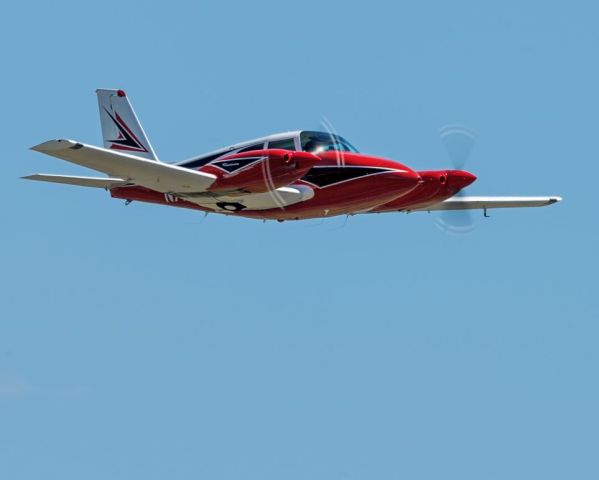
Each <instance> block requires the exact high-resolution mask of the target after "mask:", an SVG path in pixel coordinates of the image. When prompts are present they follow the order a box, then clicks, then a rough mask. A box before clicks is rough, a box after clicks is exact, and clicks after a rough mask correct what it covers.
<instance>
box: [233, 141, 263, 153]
mask: <svg viewBox="0 0 599 480" xmlns="http://www.w3.org/2000/svg"><path fill="white" fill-rule="evenodd" d="M254 150H264V144H263V143H259V144H257V145H250V146H249V147H243V148H242V149H241V150H237V152H236V153H243V152H251V151H254Z"/></svg>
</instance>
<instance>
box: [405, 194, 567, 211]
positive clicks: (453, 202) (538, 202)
mask: <svg viewBox="0 0 599 480" xmlns="http://www.w3.org/2000/svg"><path fill="white" fill-rule="evenodd" d="M561 200H562V199H561V197H452V198H448V199H447V200H444V201H443V202H439V203H435V204H434V205H429V206H427V207H422V208H416V209H414V210H413V211H414V212H430V211H433V210H473V209H484V208H524V207H544V206H546V205H552V204H554V203H556V202H560V201H561Z"/></svg>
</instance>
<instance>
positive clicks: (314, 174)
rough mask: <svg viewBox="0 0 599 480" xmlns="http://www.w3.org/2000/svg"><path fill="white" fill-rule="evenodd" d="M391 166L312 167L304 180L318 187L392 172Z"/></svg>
mask: <svg viewBox="0 0 599 480" xmlns="http://www.w3.org/2000/svg"><path fill="white" fill-rule="evenodd" d="M391 171H393V170H391V169H390V168H380V167H347V166H346V167H339V166H331V167H312V168H311V169H310V170H309V171H308V173H306V175H304V176H303V177H302V180H304V181H306V182H310V183H312V184H314V185H316V186H318V187H321V188H322V187H328V186H329V185H334V184H335V183H340V182H345V181H347V180H355V179H357V178H361V177H366V176H368V175H373V174H375V173H382V172H391Z"/></svg>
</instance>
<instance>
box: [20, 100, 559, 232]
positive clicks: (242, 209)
mask: <svg viewBox="0 0 599 480" xmlns="http://www.w3.org/2000/svg"><path fill="white" fill-rule="evenodd" d="M96 94H97V98H98V105H99V110H100V119H101V126H102V136H103V141H104V147H103V148H102V147H97V146H93V145H87V144H84V143H81V142H77V141H74V140H66V139H59V140H50V141H47V142H44V143H41V144H39V145H36V146H34V147H31V149H32V150H35V151H37V152H41V153H44V154H46V155H50V156H53V157H57V158H60V159H62V160H66V161H67V162H71V163H75V164H77V165H81V166H84V167H87V168H90V169H92V170H96V171H98V172H102V173H104V174H105V175H107V176H104V177H87V176H67V175H55V174H34V175H28V176H25V177H22V178H24V179H27V180H38V181H45V182H54V183H61V184H68V185H77V186H82V187H95V188H103V189H105V190H107V191H108V192H109V193H110V195H111V196H112V197H113V198H117V199H122V200H125V202H126V203H127V204H129V203H130V202H133V201H136V202H148V203H154V204H159V205H168V206H173V207H182V208H190V209H195V210H200V211H203V212H206V213H220V214H225V215H234V216H238V217H246V218H251V219H260V220H277V221H279V222H282V221H285V220H304V219H313V218H326V217H333V216H336V215H355V214H366V213H369V214H370V213H385V212H426V211H428V212H430V211H437V210H441V211H444V210H472V209H481V210H483V211H484V214H485V216H487V209H491V208H515V207H540V206H545V205H551V204H553V203H556V202H559V201H561V198H560V197H557V196H544V197H486V196H485V197H480V196H476V197H472V196H460V194H459V192H460V191H461V190H462V189H464V188H465V187H467V186H468V185H470V184H471V183H472V182H474V181H475V180H476V176H475V175H473V174H472V173H469V172H467V171H465V170H424V171H416V170H413V169H411V168H409V167H408V166H406V165H404V164H402V163H399V162H396V161H393V160H389V159H385V158H380V157H376V156H372V155H365V154H362V153H359V152H358V151H357V150H356V148H354V147H353V146H352V145H351V144H350V143H349V142H348V141H347V140H345V139H344V138H343V137H341V136H339V135H337V134H336V133H333V132H320V131H309V130H302V131H295V132H286V133H278V134H274V135H268V136H265V137H262V138H257V139H254V140H248V141H245V142H241V143H237V144H234V145H231V146H228V147H224V148H220V149H218V150H214V151H211V152H208V153H205V154H203V155H199V156H195V157H192V158H190V159H188V160H184V161H180V162H176V163H166V162H163V161H161V160H159V158H158V157H157V155H156V152H155V151H154V149H153V147H152V145H151V144H150V141H149V140H148V137H147V135H146V133H145V131H144V129H143V127H142V126H141V123H140V122H139V120H138V118H137V115H136V114H135V111H134V110H133V107H132V105H131V103H130V101H129V97H128V96H127V94H126V93H125V91H124V90H115V89H98V90H96Z"/></svg>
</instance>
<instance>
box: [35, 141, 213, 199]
mask: <svg viewBox="0 0 599 480" xmlns="http://www.w3.org/2000/svg"><path fill="white" fill-rule="evenodd" d="M31 149H32V150H35V151H36V152H41V153H45V154H46V155H51V156H53V157H57V158H60V159H62V160H66V161H67V162H71V163H76V164H77V165H82V166H84V167H87V168H91V169H93V170H97V171H99V172H103V173H105V174H106V175H109V176H111V177H115V178H119V179H123V180H125V181H127V182H128V183H135V184H137V185H141V186H144V187H146V188H149V189H152V190H156V191H158V192H163V193H201V192H205V191H206V190H207V189H208V188H209V187H210V185H212V183H213V182H214V180H215V179H216V176H215V175H212V174H210V173H204V172H198V171H197V170H191V169H188V168H184V167H179V166H177V165H169V164H167V163H160V162H156V161H154V160H148V159H145V158H141V157H137V156H135V155H130V154H128V153H123V152H115V151H113V150H108V149H106V148H101V147H95V146H92V145H85V144H83V143H78V142H75V141H73V140H50V141H48V142H44V143H41V144H40V145H36V146H35V147H31Z"/></svg>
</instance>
